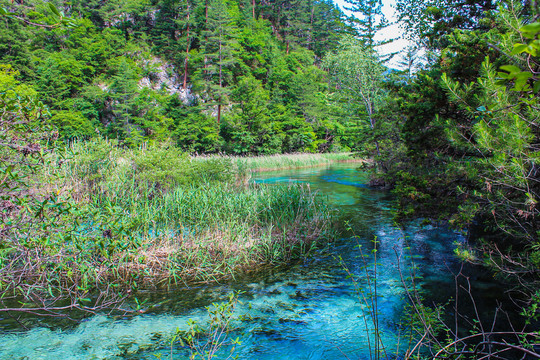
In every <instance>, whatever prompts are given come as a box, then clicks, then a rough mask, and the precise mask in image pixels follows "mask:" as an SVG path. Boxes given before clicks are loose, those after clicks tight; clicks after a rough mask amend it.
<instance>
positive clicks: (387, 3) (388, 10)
mask: <svg viewBox="0 0 540 360" xmlns="http://www.w3.org/2000/svg"><path fill="white" fill-rule="evenodd" d="M334 2H335V3H336V4H337V5H338V6H339V7H340V8H341V10H343V11H344V12H345V14H347V15H350V12H349V11H346V10H345V9H344V8H343V7H344V6H345V1H344V0H334ZM382 2H383V13H384V15H385V16H386V19H387V20H388V21H389V22H391V23H394V24H393V25H390V26H389V27H387V28H386V29H384V30H382V31H381V32H380V33H378V34H377V37H376V38H375V39H376V40H387V39H396V40H394V41H393V42H392V43H390V44H387V45H385V46H381V47H380V48H379V49H378V50H379V53H380V54H381V55H386V54H390V53H393V52H396V51H401V50H403V49H404V48H406V47H407V45H409V44H410V43H409V41H407V40H405V39H402V38H401V33H402V31H401V29H400V28H399V25H398V24H397V23H395V22H396V15H395V12H396V11H395V9H394V5H395V0H382ZM400 57H401V56H400V54H398V55H396V56H394V58H393V59H392V60H391V61H390V64H389V66H390V67H396V68H397V67H398V66H397V62H398V61H399V59H400Z"/></svg>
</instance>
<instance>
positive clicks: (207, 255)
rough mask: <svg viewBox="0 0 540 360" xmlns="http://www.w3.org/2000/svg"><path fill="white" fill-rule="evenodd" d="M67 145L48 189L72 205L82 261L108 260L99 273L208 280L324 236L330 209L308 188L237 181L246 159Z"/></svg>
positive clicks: (302, 248) (302, 250) (279, 257)
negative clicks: (73, 202) (76, 206)
mask: <svg viewBox="0 0 540 360" xmlns="http://www.w3.org/2000/svg"><path fill="white" fill-rule="evenodd" d="M70 151H71V152H72V156H71V157H70V158H69V157H68V160H67V161H65V160H62V159H63V157H60V156H58V157H57V158H56V160H55V161H53V163H54V162H58V161H65V163H64V164H63V166H62V170H61V172H62V174H61V176H58V177H57V178H58V179H63V180H62V181H60V180H56V182H55V184H54V186H56V187H57V188H58V189H60V190H59V191H60V192H62V193H64V194H71V197H72V198H73V199H75V200H76V201H77V202H78V204H79V208H80V209H81V210H80V212H79V217H78V218H77V219H76V221H75V223H76V225H75V227H74V233H76V235H77V236H75V237H74V240H73V241H72V244H73V245H74V246H76V247H77V249H78V251H79V252H81V253H86V254H90V255H91V256H90V258H91V259H90V258H88V259H89V260H88V266H89V267H91V266H93V265H92V259H95V258H99V259H101V261H102V262H103V261H104V259H105V260H106V261H107V262H108V264H109V265H108V266H109V267H110V269H111V271H110V272H109V273H107V274H105V275H104V274H103V273H102V274H101V275H100V276H102V277H108V276H109V277H115V276H122V277H126V276H133V275H134V274H136V277H137V281H138V282H139V283H141V282H144V281H152V282H156V281H164V282H176V281H179V280H185V279H203V280H208V279H212V278H216V277H221V276H226V275H234V274H235V273H236V272H237V271H238V270H240V269H247V268H250V269H253V268H254V267H255V266H256V265H263V264H269V263H282V262H286V261H289V260H291V259H294V258H297V257H300V256H304V255H305V254H307V253H308V252H309V251H311V250H312V249H313V248H314V247H316V246H318V245H320V244H323V243H324V241H321V240H322V239H328V238H330V237H331V236H332V230H331V228H332V227H331V226H330V225H331V222H332V221H333V216H332V215H333V212H332V210H331V209H330V208H328V207H327V205H326V204H325V202H324V199H321V198H320V197H318V196H316V195H315V194H313V193H311V192H310V191H309V189H307V188H304V187H302V186H300V185H288V186H265V185H255V184H249V185H248V184H242V183H239V182H238V181H237V177H238V174H239V173H240V171H241V170H239V167H240V165H238V164H239V163H238V162H239V161H247V159H246V158H243V159H242V160H240V158H230V157H208V158H196V159H193V158H190V157H189V156H187V155H185V154H183V153H181V152H180V151H179V150H178V149H176V148H174V147H173V146H170V145H168V146H166V145H163V146H156V147H150V148H146V149H137V150H126V149H121V148H119V147H117V146H116V144H115V143H114V142H112V141H105V140H96V141H93V142H87V143H77V144H73V145H72V146H71V148H70ZM296 157H297V158H302V159H304V155H296ZM334 158H335V159H338V158H339V159H341V158H342V157H338V156H336V157H334ZM282 159H284V158H282ZM304 160H305V159H304ZM297 163H298V162H297ZM304 163H307V162H306V161H305V162H304ZM291 164H292V163H291ZM241 166H244V167H245V166H247V165H241ZM250 166H251V165H250ZM257 166H258V165H257ZM49 170H50V171H49V172H45V175H44V177H45V178H46V179H47V180H46V182H47V181H52V180H51V179H53V176H52V175H53V173H54V172H53V170H52V168H49ZM55 175H58V174H55ZM44 181H45V180H44ZM74 251H75V250H74ZM97 265H98V264H94V266H97ZM130 274H131V275H130Z"/></svg>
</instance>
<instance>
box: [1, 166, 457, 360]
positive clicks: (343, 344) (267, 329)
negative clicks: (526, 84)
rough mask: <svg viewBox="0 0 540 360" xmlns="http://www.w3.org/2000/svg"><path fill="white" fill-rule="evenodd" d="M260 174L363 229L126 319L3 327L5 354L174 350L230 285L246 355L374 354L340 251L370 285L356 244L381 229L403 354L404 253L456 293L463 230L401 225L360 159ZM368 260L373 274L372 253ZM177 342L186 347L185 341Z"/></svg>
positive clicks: (393, 338) (386, 285) (388, 311)
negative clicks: (175, 338)
mask: <svg viewBox="0 0 540 360" xmlns="http://www.w3.org/2000/svg"><path fill="white" fill-rule="evenodd" d="M254 181H255V182H259V183H268V184H273V183H282V182H289V181H294V182H302V183H305V184H307V185H308V186H310V188H311V189H312V190H313V191H317V192H319V193H320V194H321V196H327V197H328V201H329V202H331V203H333V204H335V205H336V206H339V207H340V208H341V209H342V210H343V221H345V220H347V221H348V223H349V225H350V226H351V228H352V231H353V232H354V233H355V234H357V235H358V236H357V237H355V238H352V237H350V235H348V236H349V237H344V238H342V239H339V240H337V241H336V242H335V244H333V245H332V246H331V248H330V249H329V250H328V249H326V250H325V251H324V252H323V251H321V252H319V253H318V254H315V256H313V257H312V258H309V259H307V260H305V261H303V262H301V263H297V264H292V265H290V266H287V267H281V268H277V269H276V268H274V269H268V270H267V271H264V272H261V273H258V274H250V275H245V276H243V277H241V278H237V279H236V280H235V281H231V282H229V283H226V284H219V285H212V286H201V287H199V288H190V289H181V290H177V291H175V292H169V293H157V294H156V293H151V294H146V296H147V297H148V298H149V299H150V302H151V303H153V304H155V306H154V307H153V308H152V311H151V312H149V313H146V314H144V315H140V316H136V317H132V318H120V319H117V318H113V317H106V316H94V317H91V318H88V319H87V320H86V321H83V322H81V323H80V324H78V325H76V326H74V327H71V328H65V327H62V326H58V325H57V326H54V325H50V324H49V325H47V326H37V327H34V328H33V329H31V330H29V331H25V332H21V331H19V330H9V329H6V328H5V329H4V330H5V331H4V333H3V334H2V335H0V358H1V359H12V358H29V359H59V358H61V359H62V360H67V359H155V358H156V356H157V355H162V356H163V358H168V357H167V356H168V355H170V354H171V348H170V344H169V339H170V336H171V335H172V334H174V332H175V330H176V329H177V328H180V329H186V326H187V325H186V321H187V319H199V320H201V319H204V318H205V316H206V311H205V309H204V306H207V305H209V304H210V303H212V302H214V301H222V300H224V299H225V297H226V295H227V294H228V293H229V292H230V291H232V290H241V291H243V292H244V293H243V294H242V295H241V302H242V303H241V304H239V305H238V306H237V310H236V311H237V312H238V313H239V314H248V315H249V316H248V318H249V320H246V321H243V322H241V323H238V324H236V326H237V327H238V333H239V334H241V335H242V344H241V345H240V346H239V347H237V349H236V352H235V354H236V355H239V358H240V359H260V360H263V359H284V360H285V359H343V358H344V354H346V356H347V357H349V358H354V359H368V358H369V343H368V337H369V338H370V339H373V335H372V334H373V331H372V330H373V329H371V328H372V326H373V325H372V323H371V321H370V310H369V309H368V307H367V305H366V304H365V303H364V302H363V301H359V298H358V294H356V292H355V291H354V286H353V284H352V282H351V280H350V279H346V274H345V272H344V270H343V267H342V265H340V264H339V261H338V259H337V257H338V256H340V257H341V258H342V259H343V262H344V264H345V266H346V267H347V268H348V269H349V271H350V272H351V273H352V274H354V275H355V276H356V277H357V279H358V284H359V285H360V286H361V287H365V286H366V284H367V281H366V270H365V268H364V260H363V259H362V258H361V257H360V252H359V250H358V248H357V245H361V246H362V249H363V251H364V253H366V254H369V253H370V251H371V250H372V249H373V247H374V245H373V239H375V238H376V239H377V241H378V246H377V257H378V259H377V260H378V266H377V292H378V295H379V297H378V306H377V307H378V313H379V326H380V327H381V330H382V333H383V343H384V344H385V346H386V350H387V353H388V354H389V355H390V354H394V353H395V349H396V346H397V332H398V329H399V328H400V326H399V323H400V314H401V311H402V309H403V306H404V304H405V301H406V300H405V293H404V289H403V285H402V283H401V280H400V273H399V270H398V268H397V265H396V264H397V261H396V259H397V256H404V254H405V255H407V254H409V255H413V257H414V261H415V262H416V264H417V265H418V270H417V275H419V276H421V278H422V280H421V282H420V283H419V285H420V286H422V287H424V288H426V289H437V291H436V292H433V294H431V295H432V296H433V297H434V298H435V299H437V300H441V301H444V300H446V299H447V298H448V297H450V296H451V295H452V291H453V290H452V288H453V277H452V275H451V271H455V270H456V268H457V266H458V264H457V263H456V262H455V259H454V258H453V257H452V255H451V248H452V243H453V242H455V241H461V237H460V235H459V234H457V233H454V232H452V231H449V230H447V229H440V228H433V227H420V226H419V225H418V224H417V223H414V224H411V225H409V226H408V227H407V228H406V229H399V228H397V227H395V226H394V225H393V224H392V221H391V214H390V210H391V209H390V206H391V202H390V198H389V194H388V193H387V192H384V191H379V190H374V189H370V188H368V187H367V186H366V185H365V184H367V182H368V179H367V176H366V175H365V174H364V173H362V172H359V171H357V170H356V169H354V165H351V164H341V165H334V166H332V167H330V168H327V169H321V168H316V169H307V170H306V169H303V170H297V171H293V170H289V171H286V172H273V173H265V174H260V175H258V177H257V178H256V179H255V180H254ZM402 260H403V259H402ZM367 261H368V262H369V264H368V268H369V269H370V270H369V271H370V273H371V274H373V272H374V270H373V266H372V265H373V262H372V258H371V257H370V258H368V259H367ZM403 261H404V262H405V263H406V262H407V261H405V260H403ZM405 275H406V274H405ZM427 296H428V297H429V296H430V294H429V293H428V294H427ZM366 320H367V321H366ZM0 325H1V322H0ZM366 327H367V328H366ZM172 351H173V354H177V355H178V356H182V354H184V355H185V353H182V349H181V348H179V347H175V348H173V349H172Z"/></svg>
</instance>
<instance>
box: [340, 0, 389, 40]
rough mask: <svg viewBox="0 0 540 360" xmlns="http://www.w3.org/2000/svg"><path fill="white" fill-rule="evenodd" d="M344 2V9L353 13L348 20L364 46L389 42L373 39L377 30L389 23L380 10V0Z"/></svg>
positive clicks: (349, 0)
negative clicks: (345, 5)
mask: <svg viewBox="0 0 540 360" xmlns="http://www.w3.org/2000/svg"><path fill="white" fill-rule="evenodd" d="M345 3H346V4H348V6H347V7H345V9H346V10H349V11H350V12H352V13H353V15H352V17H351V18H350V19H349V21H350V22H351V24H352V25H353V26H354V28H355V29H356V31H357V32H358V36H359V37H360V39H362V40H363V41H364V43H365V44H366V46H368V47H370V48H373V47H375V46H378V45H383V44H386V43H388V42H389V40H385V41H376V40H375V35H376V34H377V32H379V31H381V30H383V29H384V28H386V27H387V26H388V25H389V23H388V21H387V20H386V18H385V16H384V14H383V12H382V6H383V5H382V0H345Z"/></svg>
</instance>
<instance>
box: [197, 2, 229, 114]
mask: <svg viewBox="0 0 540 360" xmlns="http://www.w3.org/2000/svg"><path fill="white" fill-rule="evenodd" d="M209 1H210V4H209V7H208V18H207V29H206V30H205V31H204V32H203V35H204V39H203V41H202V52H203V53H204V54H205V63H206V64H205V65H206V66H205V67H204V69H203V70H202V71H201V70H199V71H198V74H197V76H198V79H199V88H201V89H203V90H204V91H205V92H206V95H207V96H208V98H209V99H211V101H212V102H211V103H210V104H211V105H217V117H216V120H217V123H218V124H219V123H220V122H221V111H222V106H223V105H224V104H226V103H227V97H228V94H229V89H227V85H229V83H230V82H231V80H232V79H231V78H230V77H231V74H230V72H229V70H230V69H231V68H232V67H233V66H234V64H235V63H236V62H237V58H236V56H235V54H236V52H237V47H238V41H237V37H238V35H237V33H238V28H237V26H236V24H235V22H234V20H233V19H232V17H231V16H230V15H229V9H228V8H227V5H226V4H225V3H224V1H223V0H209Z"/></svg>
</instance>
